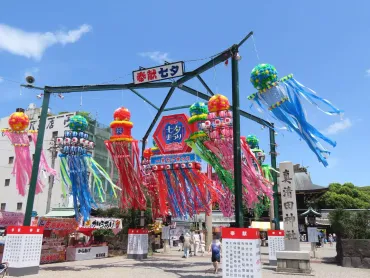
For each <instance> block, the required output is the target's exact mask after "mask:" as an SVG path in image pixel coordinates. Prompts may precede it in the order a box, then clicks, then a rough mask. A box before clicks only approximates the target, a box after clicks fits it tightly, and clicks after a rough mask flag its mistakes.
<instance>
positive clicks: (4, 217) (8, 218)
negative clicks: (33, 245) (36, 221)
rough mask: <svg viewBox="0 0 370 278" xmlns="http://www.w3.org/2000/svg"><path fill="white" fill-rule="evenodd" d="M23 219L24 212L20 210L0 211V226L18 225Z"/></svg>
mask: <svg viewBox="0 0 370 278" xmlns="http://www.w3.org/2000/svg"><path fill="white" fill-rule="evenodd" d="M23 219H24V214H23V213H21V212H7V211H0V227H8V226H20V225H22V224H23Z"/></svg>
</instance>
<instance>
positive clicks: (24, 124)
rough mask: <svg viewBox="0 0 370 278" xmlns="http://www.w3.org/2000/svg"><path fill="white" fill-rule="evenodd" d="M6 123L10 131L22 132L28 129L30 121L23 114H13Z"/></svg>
mask: <svg viewBox="0 0 370 278" xmlns="http://www.w3.org/2000/svg"><path fill="white" fill-rule="evenodd" d="M22 110H23V109H22ZM8 123H9V127H10V129H11V130H13V131H24V130H26V129H27V128H28V125H29V124H30V120H29V118H28V116H27V115H26V114H24V112H14V113H13V114H11V115H10V117H9V121H8Z"/></svg>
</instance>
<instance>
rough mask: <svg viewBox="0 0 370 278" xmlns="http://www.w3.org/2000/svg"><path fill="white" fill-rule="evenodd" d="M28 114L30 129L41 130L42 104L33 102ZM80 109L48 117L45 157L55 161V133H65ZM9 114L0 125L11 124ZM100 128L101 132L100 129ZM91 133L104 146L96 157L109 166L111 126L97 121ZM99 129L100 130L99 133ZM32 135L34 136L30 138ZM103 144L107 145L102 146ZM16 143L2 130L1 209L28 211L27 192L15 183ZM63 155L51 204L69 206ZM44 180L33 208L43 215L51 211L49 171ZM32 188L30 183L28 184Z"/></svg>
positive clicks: (0, 120)
mask: <svg viewBox="0 0 370 278" xmlns="http://www.w3.org/2000/svg"><path fill="white" fill-rule="evenodd" d="M26 114H27V115H28V116H29V119H30V126H29V129H30V130H37V129H38V125H39V117H40V114H41V108H36V106H35V105H34V104H30V105H29V107H28V109H26ZM75 114H76V112H73V113H66V114H61V115H52V116H49V117H48V118H47V121H46V129H45V135H44V143H43V150H44V153H45V157H46V159H47V161H48V163H49V166H51V165H52V149H51V147H53V145H54V139H53V138H55V137H63V135H64V131H65V130H69V127H68V124H69V118H70V117H71V116H73V115H75ZM8 119H9V116H8V117H5V118H2V119H0V128H8V127H9V126H8ZM96 131H98V132H96ZM88 133H90V134H91V135H93V136H94V140H95V142H96V143H97V144H98V145H100V148H98V150H97V151H96V152H94V155H93V156H94V158H95V159H96V160H97V161H98V162H99V163H100V164H101V165H102V166H103V167H104V168H106V167H107V165H109V163H107V161H108V159H107V151H106V150H105V146H104V144H102V142H104V140H106V139H108V138H109V134H110V133H109V130H108V129H107V128H106V127H104V128H99V127H98V126H97V124H94V125H93V126H89V131H88ZM96 133H98V134H96ZM30 139H31V138H30ZM101 147H103V149H102V148H101ZM30 151H31V155H32V154H34V152H35V148H34V142H30ZM14 156H15V153H14V147H13V146H12V145H11V143H10V141H9V139H8V138H7V137H6V136H5V135H4V134H2V136H1V138H0V206H1V207H0V209H1V210H5V211H9V212H25V210H26V203H27V195H28V193H27V194H26V196H21V195H19V194H18V191H17V189H16V184H15V177H13V175H12V170H13V161H14ZM59 165H60V164H59V157H58V155H57V156H56V159H55V166H54V169H55V170H56V171H57V173H58V174H57V176H56V177H55V180H54V185H53V186H52V189H51V190H52V191H51V199H50V208H58V207H67V206H70V205H71V204H70V202H69V199H70V198H67V199H65V198H64V197H63V194H62V187H61V186H62V185H61V181H60V176H59ZM41 176H42V177H41V178H42V181H43V183H44V185H45V187H44V190H43V192H42V193H39V194H37V195H36V196H35V202H34V206H33V210H34V211H36V212H37V214H38V215H39V216H43V215H45V214H46V213H47V211H46V210H47V200H48V190H49V177H48V176H47V175H46V174H43V173H42V174H41ZM27 189H28V186H27Z"/></svg>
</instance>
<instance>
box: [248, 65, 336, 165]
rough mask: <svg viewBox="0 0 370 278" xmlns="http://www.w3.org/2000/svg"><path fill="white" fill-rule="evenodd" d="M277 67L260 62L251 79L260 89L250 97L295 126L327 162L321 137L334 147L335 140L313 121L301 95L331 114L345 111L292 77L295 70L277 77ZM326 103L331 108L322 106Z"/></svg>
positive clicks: (278, 117)
mask: <svg viewBox="0 0 370 278" xmlns="http://www.w3.org/2000/svg"><path fill="white" fill-rule="evenodd" d="M277 74H278V73H277V71H276V69H275V68H274V67H273V66H272V65H270V64H260V65H258V66H256V67H255V68H254V69H253V70H252V73H251V78H250V80H251V82H252V84H253V86H254V87H255V88H256V89H257V90H258V92H257V93H254V94H252V95H250V96H249V97H248V99H249V100H252V101H254V102H255V103H256V104H257V105H258V106H259V107H260V108H264V107H265V108H268V110H269V111H271V112H272V114H273V116H274V117H275V118H276V119H278V120H280V121H281V122H282V123H283V124H285V125H286V126H287V128H288V129H289V130H294V131H295V132H296V133H297V134H298V135H299V136H300V137H301V138H302V139H303V140H305V141H306V143H307V144H308V146H309V147H310V149H311V150H312V151H313V152H314V153H315V154H316V156H317V157H318V159H319V161H320V162H322V164H324V166H327V165H328V162H327V160H326V159H327V157H328V155H329V154H330V152H329V151H327V150H326V149H325V148H324V147H323V146H322V145H321V143H320V142H319V139H321V140H323V141H324V142H326V143H328V144H329V145H331V146H333V147H335V145H336V143H335V142H334V141H332V140H331V139H329V138H328V137H326V136H324V135H323V134H322V133H321V132H320V131H318V130H317V128H315V127H314V126H313V125H311V124H310V123H309V122H308V121H307V118H306V113H305V111H304V109H303V107H302V103H301V99H302V98H304V99H306V100H307V101H308V102H310V103H311V104H313V105H315V106H316V107H318V108H319V109H320V110H322V111H323V112H324V113H326V114H329V115H334V114H340V113H341V112H342V111H341V110H339V109H337V108H336V107H334V106H333V105H332V104H331V103H330V102H329V101H327V100H326V99H323V98H321V97H319V96H317V95H316V92H314V91H313V90H311V89H310V88H307V87H306V86H304V85H302V84H301V83H299V82H298V81H297V80H295V79H294V78H293V74H290V75H288V76H285V77H283V78H281V79H280V80H278V75H277ZM323 106H327V107H328V108H329V110H328V111H324V110H323V109H322V108H321V107H323Z"/></svg>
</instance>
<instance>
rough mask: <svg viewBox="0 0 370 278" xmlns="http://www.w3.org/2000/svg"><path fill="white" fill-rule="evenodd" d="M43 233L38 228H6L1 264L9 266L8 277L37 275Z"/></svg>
mask: <svg viewBox="0 0 370 278" xmlns="http://www.w3.org/2000/svg"><path fill="white" fill-rule="evenodd" d="M43 232H44V229H43V228H40V227H25V226H9V227H7V229H6V239H5V247H4V255H3V262H7V263H8V264H9V275H10V276H23V275H31V274H37V273H38V271H39V265H40V257H41V247H42V238H43Z"/></svg>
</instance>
